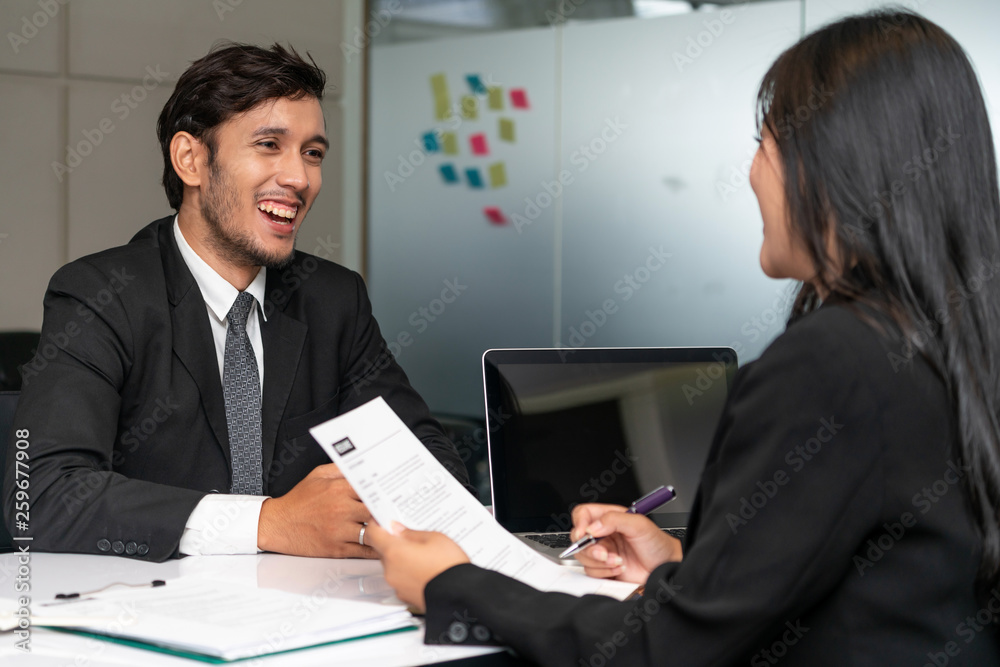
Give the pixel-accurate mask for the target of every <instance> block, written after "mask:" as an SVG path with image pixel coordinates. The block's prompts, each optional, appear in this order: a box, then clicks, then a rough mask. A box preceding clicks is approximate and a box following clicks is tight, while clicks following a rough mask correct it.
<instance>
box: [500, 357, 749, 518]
mask: <svg viewBox="0 0 1000 667" xmlns="http://www.w3.org/2000/svg"><path fill="white" fill-rule="evenodd" d="M735 371H736V353H735V352H734V351H733V350H732V349H730V348H658V349H650V348H642V349H631V348H630V349H625V348H604V349H578V350H490V351H489V352H487V353H486V354H485V355H484V357H483V373H484V380H485V388H486V405H487V411H488V423H489V436H490V439H489V446H490V476H491V482H492V489H493V506H494V513H495V515H496V518H497V520H498V521H499V522H500V523H501V524H502V525H503V526H504V527H505V528H507V529H508V530H511V531H514V532H531V531H539V532H551V531H560V530H568V529H569V527H570V525H571V522H570V519H569V511H570V509H571V508H572V507H574V506H575V505H577V504H579V503H583V502H602V503H615V504H618V505H625V506H627V505H629V504H630V503H631V502H632V501H633V500H635V499H637V498H639V497H641V496H642V495H644V494H645V493H648V492H649V491H651V490H652V489H654V488H656V487H657V486H660V485H663V484H670V485H672V486H673V487H674V488H675V489H676V490H677V499H676V500H674V501H672V502H671V503H669V504H667V505H665V506H664V507H663V508H661V509H660V510H659V511H658V512H656V513H655V516H654V517H653V518H654V520H656V521H657V522H658V523H659V524H661V525H663V526H669V527H673V526H680V525H685V524H686V521H687V515H688V513H689V512H690V510H691V506H692V503H693V501H694V495H695V492H696V491H697V488H698V481H699V478H700V477H701V471H702V468H703V467H704V464H705V459H706V457H707V455H708V450H709V446H710V444H711V440H712V436H713V434H714V432H715V428H716V425H717V423H718V420H719V416H720V414H721V411H722V406H723V404H724V402H725V400H726V396H727V394H728V388H729V384H730V382H731V381H732V377H733V374H734V373H735Z"/></svg>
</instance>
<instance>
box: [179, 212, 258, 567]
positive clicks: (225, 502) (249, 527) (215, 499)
mask: <svg viewBox="0 0 1000 667" xmlns="http://www.w3.org/2000/svg"><path fill="white" fill-rule="evenodd" d="M174 239H175V240H176V241H177V247H178V249H179V250H180V252H181V257H182V258H183V259H184V263H185V264H187V267H188V269H189V270H190V271H191V275H193V276H194V280H195V282H196V283H197V284H198V288H199V289H200V290H201V296H202V298H203V299H204V300H205V306H206V309H207V311H208V312H207V317H208V321H209V324H210V325H211V328H212V338H213V339H214V340H215V353H216V357H217V358H218V361H219V377H220V378H221V377H222V376H223V375H222V374H223V365H224V363H225V361H224V360H225V355H226V330H227V329H228V328H229V320H227V319H226V315H228V314H229V310H230V309H231V308H232V307H233V304H234V303H235V302H236V297H238V296H239V294H240V292H239V290H237V289H236V288H235V287H233V286H232V285H230V284H229V282H228V281H227V280H226V279H225V278H223V277H222V276H220V275H219V274H218V273H216V271H215V269H213V268H212V267H211V266H209V265H208V264H207V263H206V262H205V260H203V259H202V258H201V257H199V256H198V253H196V252H195V251H194V249H193V248H191V246H190V244H188V242H187V239H185V238H184V235H183V234H182V233H181V228H180V225H179V224H178V223H177V218H176V216H175V217H174ZM266 280H267V269H266V268H261V270H260V271H259V272H258V273H257V277H255V278H254V279H253V282H251V283H250V285H249V286H248V287H247V288H246V291H247V292H249V293H250V294H251V296H253V298H254V299H256V300H257V308H254V309H253V310H251V311H250V315H249V317H247V324H246V328H247V336H249V337H250V346H251V347H253V351H254V356H255V357H256V358H257V371H258V375H259V376H260V387H261V393H263V391H264V343H263V341H262V339H261V335H260V318H262V317H264V312H263V309H262V308H261V307H260V304H262V303H263V302H264V287H265V282H266ZM264 321H265V322H266V321H267V318H266V317H265V318H264ZM267 498H268V496H244V495H234V494H222V493H210V494H209V495H207V496H205V497H204V498H202V499H201V502H199V503H198V505H197V506H196V507H195V508H194V511H193V512H191V516H190V517H188V520H187V524H186V525H185V526H184V534H183V535H182V536H181V542H180V551H181V553H182V554H186V555H188V556H204V555H209V554H255V553H257V552H258V549H257V524H258V522H259V521H260V507H261V505H263V504H264V501H265V500H266V499H267Z"/></svg>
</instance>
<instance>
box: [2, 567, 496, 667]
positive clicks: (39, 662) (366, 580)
mask: <svg viewBox="0 0 1000 667" xmlns="http://www.w3.org/2000/svg"><path fill="white" fill-rule="evenodd" d="M17 558H18V555H17V554H0V597H4V598H15V597H17V593H16V592H15V589H14V584H15V578H16V577H17V568H18V564H17ZM30 568H31V574H30V584H31V593H30V596H31V600H32V603H33V604H34V603H38V602H43V601H46V600H51V599H52V598H53V597H54V596H55V594H56V593H71V592H79V591H89V590H94V589H98V588H101V587H103V586H106V585H107V584H109V583H113V582H124V583H148V582H150V581H152V580H153V579H164V580H170V579H175V578H177V577H180V576H185V575H189V574H198V575H207V576H209V577H212V578H215V579H217V580H220V581H232V582H237V583H241V584H244V585H249V586H256V587H258V588H274V589H279V590H283V591H289V592H292V593H299V594H303V595H308V596H319V597H320V598H322V597H325V596H329V597H347V598H364V599H367V600H372V601H378V600H380V599H384V598H386V597H388V596H391V595H392V591H391V589H389V587H388V586H387V584H386V583H385V579H384V578H383V577H382V564H381V563H380V562H379V561H369V560H347V559H345V560H335V559H324V558H298V557H295V556H281V555H277V554H261V555H257V556H189V557H186V558H182V559H179V560H171V561H167V562H165V563H148V562H144V561H140V560H135V559H131V558H117V557H113V556H85V555H77V554H47V553H35V552H32V553H31V560H30ZM423 636H424V633H423V628H421V629H420V630H418V631H416V632H401V633H398V634H392V635H386V636H383V637H373V638H371V639H360V640H356V641H350V642H345V643H343V644H335V645H331V646H320V647H316V648H310V649H306V650H301V651H294V652H291V653H286V654H280V655H274V656H267V657H264V658H256V659H252V660H246V661H242V662H237V663H234V664H236V665H247V666H250V665H252V666H254V667H257V666H260V667H285V666H288V667H291V666H293V665H294V666H295V667H303V666H310V665H317V666H318V665H323V667H329V666H331V665H337V666H340V665H364V666H365V667H404V666H408V665H427V664H433V663H439V662H446V661H451V660H459V659H462V658H472V657H474V656H488V654H495V653H497V652H498V650H497V649H490V648H456V647H450V646H426V645H424V643H423ZM14 641H15V637H14V635H13V634H11V633H0V664H3V665H4V666H5V667H14V666H19V665H25V666H26V667H34V666H38V667H49V666H51V667H123V666H126V665H127V666H129V667H132V666H134V665H143V666H145V665H150V666H152V667H158V666H160V665H163V666H172V667H177V666H179V665H183V666H185V667H194V666H197V665H200V664H204V663H200V662H197V661H194V660H188V659H185V658H179V657H173V656H170V655H166V654H161V653H156V652H154V651H145V650H142V649H137V648H131V647H128V646H123V645H120V644H115V643H112V642H107V641H100V640H97V639H91V638H88V637H82V636H79V635H72V634H66V633H61V632H54V631H50V630H45V629H42V628H32V630H31V654H30V655H29V654H25V653H23V652H21V651H17V650H15V648H14ZM502 657H503V656H502V655H492V656H488V657H487V658H484V660H485V661H486V662H488V663H490V664H498V663H499V662H503V660H499V659H501V658H502ZM495 660H497V661H498V662H497V663H494V661H495ZM463 664H464V663H463ZM470 664H472V662H470Z"/></svg>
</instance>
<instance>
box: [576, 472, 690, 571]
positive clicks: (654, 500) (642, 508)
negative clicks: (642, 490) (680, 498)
mask: <svg viewBox="0 0 1000 667" xmlns="http://www.w3.org/2000/svg"><path fill="white" fill-rule="evenodd" d="M676 497H677V493H676V492H675V491H674V487H672V486H669V485H668V486H661V487H658V488H656V489H653V490H652V491H650V492H649V493H647V494H646V495H644V496H643V497H642V498H639V499H638V500H636V501H634V502H633V503H632V504H631V505H630V506H629V508H628V509H627V510H625V511H626V512H628V513H629V514H642V515H646V514H649V513H650V512H652V511H653V510H656V509H658V508H660V507H662V506H663V505H666V504H667V503H669V502H670V501H671V500H673V499H674V498H676ZM600 539H601V538H599V537H594V536H593V535H591V534H590V533H587V534H586V535H584V536H583V537H581V538H580V539H578V540H577V541H576V542H574V543H573V544H571V545H569V548H568V549H566V551H563V552H562V553H561V554H559V557H560V558H569V557H570V556H572V555H573V554H575V553H576V552H578V551H580V550H582V549H586V548H587V547H589V546H590V545H591V544H593V543H594V542H597V541H598V540H600Z"/></svg>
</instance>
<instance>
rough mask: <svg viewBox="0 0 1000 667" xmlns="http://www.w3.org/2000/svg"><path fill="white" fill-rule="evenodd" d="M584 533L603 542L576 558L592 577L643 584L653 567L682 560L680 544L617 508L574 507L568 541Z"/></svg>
mask: <svg viewBox="0 0 1000 667" xmlns="http://www.w3.org/2000/svg"><path fill="white" fill-rule="evenodd" d="M587 533H590V534H591V535H593V536H594V537H601V538H604V539H602V540H601V541H600V542H598V543H597V544H594V545H591V546H589V547H587V548H586V549H584V550H583V551H581V552H580V553H578V554H577V555H576V559H577V560H578V561H580V563H581V564H582V565H583V569H584V571H585V572H586V573H587V574H589V575H590V576H592V577H601V578H606V579H610V578H613V579H619V580H621V581H629V582H631V583H634V584H644V583H646V579H648V578H649V573H650V572H652V571H653V570H655V569H656V568H657V567H659V566H660V565H662V564H663V563H666V562H667V561H678V560H681V558H682V557H683V553H682V550H681V543H680V540H678V539H677V538H675V537H672V536H670V535H668V534H667V533H664V532H663V531H662V530H660V529H659V527H658V526H657V525H656V524H655V523H653V522H652V521H651V520H650V519H648V518H647V517H644V516H642V515H641V514H628V513H627V512H626V511H625V508H624V507H620V506H618V505H601V504H598V503H588V504H585V505H577V506H576V507H574V508H573V530H572V532H571V533H570V538H571V539H573V540H578V539H580V538H581V537H583V536H584V535H586V534H587Z"/></svg>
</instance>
